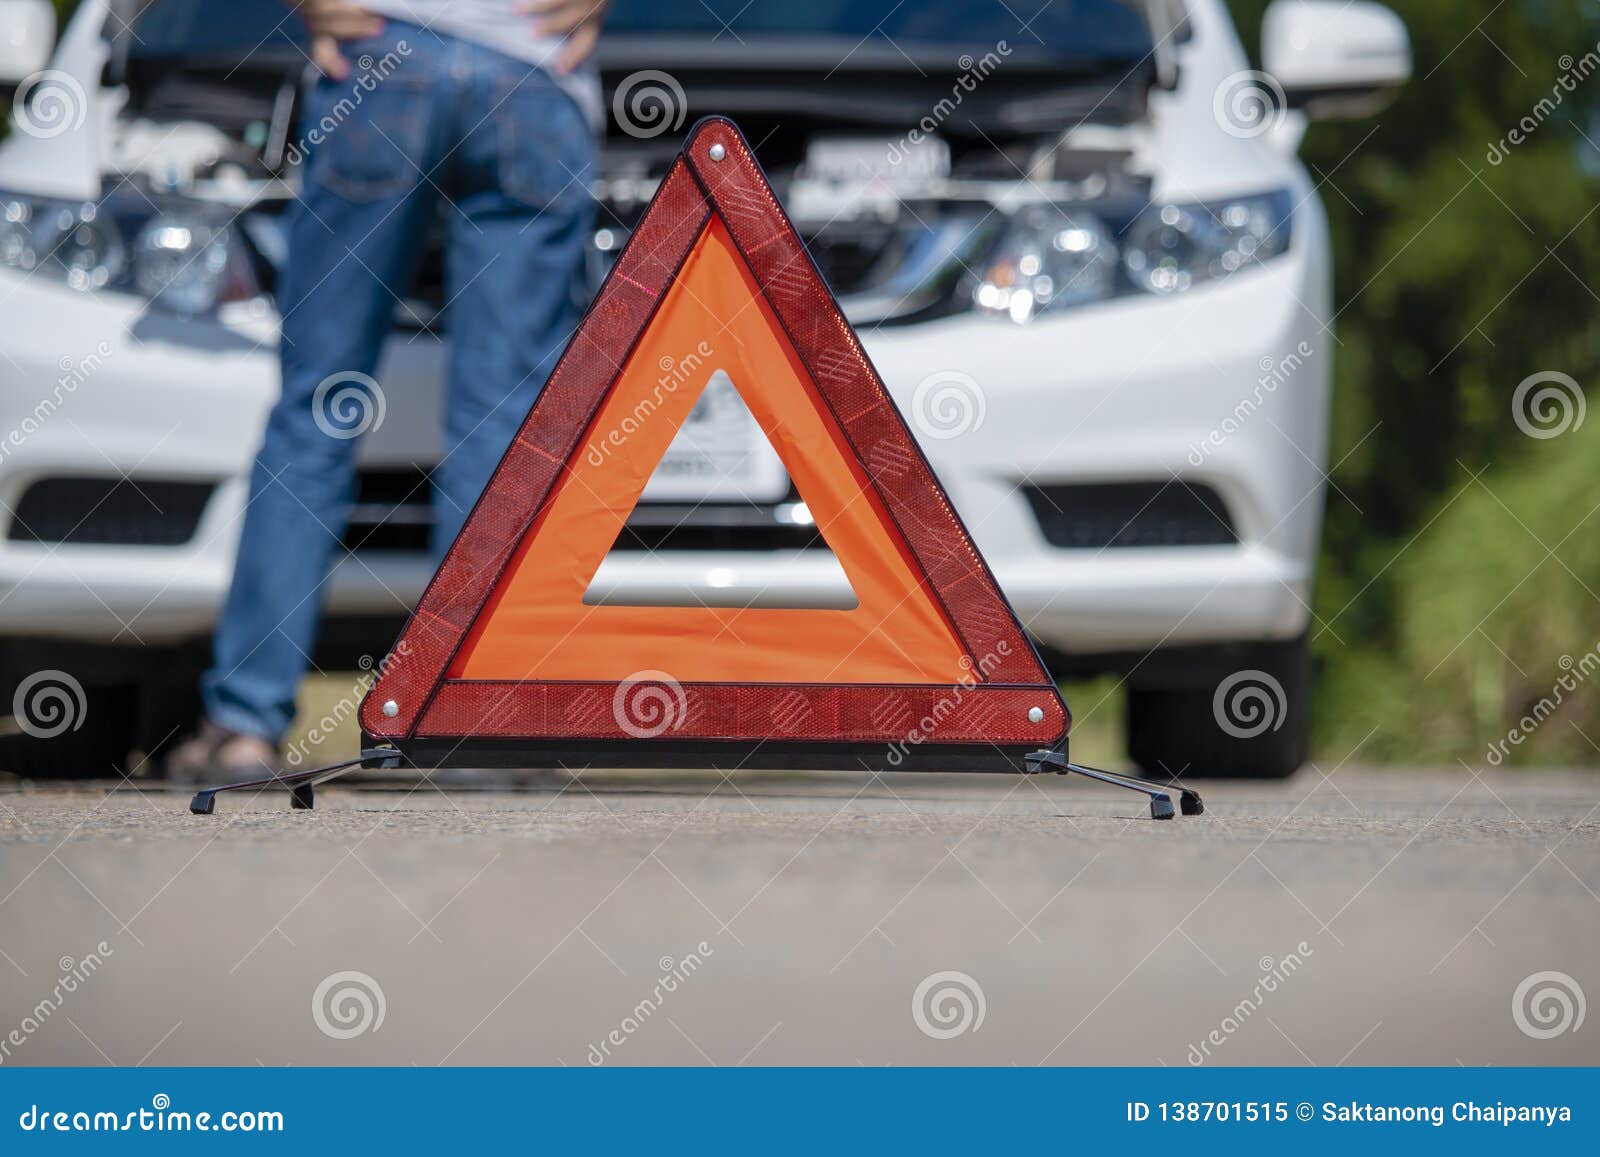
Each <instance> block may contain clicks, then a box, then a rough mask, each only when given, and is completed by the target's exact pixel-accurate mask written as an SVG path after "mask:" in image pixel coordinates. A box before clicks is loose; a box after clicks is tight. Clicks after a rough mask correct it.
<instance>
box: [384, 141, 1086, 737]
mask: <svg viewBox="0 0 1600 1157" xmlns="http://www.w3.org/2000/svg"><path fill="white" fill-rule="evenodd" d="M718 373H721V374H725V375H726V376H727V378H728V379H730V380H731V381H732V382H733V383H734V385H735V387H736V389H737V390H738V393H739V395H740V397H741V398H742V399H743V401H744V403H745V404H746V405H747V406H748V407H749V410H750V413H751V415H752V416H753V417H754V418H755V420H756V422H757V423H758V424H759V425H760V427H761V430H762V432H763V433H764V434H765V435H766V437H767V439H768V440H769V441H770V442H771V444H772V446H773V447H774V449H775V450H776V451H777V454H778V457H779V458H780V459H781V460H782V463H783V466H784V468H785V469H786V470H787V471H788V473H789V476H790V478H791V479H792V481H793V483H794V486H795V489H796V490H797V492H798V494H799V497H800V499H801V500H802V501H804V502H805V503H806V504H807V506H808V507H809V508H810V511H811V514H812V516H813V517H814V518H815V520H816V524H817V528H818V532H819V534H820V535H821V537H822V538H823V539H824V540H825V542H826V544H827V545H828V546H829V547H830V548H831V549H832V550H833V552H834V555H835V556H836V557H837V559H838V561H839V565H840V566H841V567H842V568H843V570H844V572H845V575H846V577H847V578H848V580H849V582H850V586H851V587H852V589H853V590H854V591H855V594H856V605H855V606H854V607H853V608H850V609H790V608H776V607H711V606H680V607H662V606H649V607H643V606H619V605H614V604H613V603H607V604H604V605H593V604H590V603H585V601H584V592H585V591H586V590H587V589H588V587H589V584H590V582H591V581H592V580H593V578H594V576H595V573H596V571H597V569H598V568H599V566H600V564H601V562H602V561H603V560H604V558H605V556H606V554H607V552H608V551H609V550H610V548H611V546H612V544H613V543H614V542H615V541H616V540H617V537H618V534H619V532H620V531H621V530H622V527H623V525H624V523H625V522H626V521H627V519H628V516H629V515H630V514H631V513H632V511H633V509H634V507H635V505H636V504H637V503H638V501H639V497H640V494H641V492H642V491H643V490H644V488H645V486H646V484H647V482H648V481H649V479H650V477H651V474H652V472H653V471H654V470H655V468H656V466H657V465H658V464H659V463H660V462H661V460H662V457H663V455H664V454H665V453H666V451H667V448H668V446H669V445H670V444H671V443H672V441H673V439H674V437H675V436H676V435H677V434H678V431H679V429H680V428H681V426H682V425H683V423H684V421H685V419H686V418H687V416H688V415H689V413H690V411H691V410H692V409H693V408H694V406H695V402H696V401H697V400H698V399H699V397H700V395H701V393H702V391H703V390H704V389H705V386H706V383H707V382H708V381H709V380H710V379H711V377H712V376H713V375H714V374H718ZM641 704H642V705H644V706H645V707H647V708H648V710H645V711H643V712H641V711H639V710H638V708H639V707H640V705H641ZM641 720H643V721H642V722H641ZM361 722H362V728H363V731H364V732H365V733H366V734H367V735H368V736H369V737H370V738H373V739H379V740H388V741H391V742H395V743H398V744H400V745H401V746H403V747H406V746H409V747H410V748H411V749H412V752H413V754H414V755H416V754H419V753H420V754H421V755H422V757H423V759H424V760H425V761H431V762H445V761H450V762H462V761H474V760H476V761H487V757H488V756H490V755H496V756H497V757H498V758H496V760H495V761H496V762H507V761H511V762H515V761H517V759H518V757H519V755H520V756H522V757H526V758H525V761H527V762H532V761H534V760H537V759H538V758H540V757H541V754H543V755H550V754H557V755H560V756H562V757H566V756H571V757H573V758H586V757H591V756H594V755H596V754H597V753H598V754H601V755H606V754H609V755H611V756H615V757H618V758H613V759H611V760H609V761H610V762H616V761H618V759H621V761H623V762H630V761H631V762H636V763H638V764H639V765H642V766H649V765H652V764H654V763H658V762H663V760H662V758H661V757H662V756H663V755H664V754H665V753H666V752H668V751H669V750H671V751H676V752H678V753H680V754H681V753H683V752H685V751H689V752H700V753H705V752H716V751H719V750H722V748H723V747H724V746H725V745H732V748H735V749H738V750H745V751H747V752H749V754H751V755H755V754H756V751H757V749H761V750H763V751H764V752H765V754H766V757H767V758H765V759H762V760H758V762H771V761H773V757H774V755H775V754H776V757H777V762H780V763H783V764H784V765H799V764H805V763H808V762H816V763H818V764H829V763H833V762H838V761H839V757H841V756H849V755H852V754H853V755H854V757H855V758H856V759H857V760H858V761H860V762H865V763H867V764H868V765H869V766H871V765H874V764H878V763H882V764H885V765H888V766H898V765H900V764H901V763H902V762H906V763H911V762H916V763H920V764H928V763H930V761H931V762H932V763H934V764H937V763H938V762H939V759H940V758H941V757H943V758H945V759H946V761H947V762H948V763H949V764H950V765H951V766H986V765H989V764H994V763H998V765H1002V766H1015V765H1016V763H1017V760H1018V754H1019V752H1021V751H1022V750H1023V749H1024V748H1026V749H1032V748H1036V747H1041V746H1051V745H1053V744H1056V743H1058V742H1059V741H1060V740H1061V739H1063V738H1064V736H1065V734H1066V730H1067V726H1068V716H1067V712H1066V707H1065V704H1064V703H1063V702H1062V701H1061V698H1060V696H1059V694H1058V693H1057V692H1056V690H1055V687H1054V685H1053V683H1052V682H1051V680H1050V679H1049V677H1048V675H1047V674H1046V672H1045V670H1044V667H1043V665H1042V664H1041V663H1040V661H1039V659H1038V656H1037V654H1036V653H1035V652H1034V650H1033V647H1032V645H1031V644H1030V643H1029V642H1028V640H1027V638H1026V636H1025V635H1024V633H1023V631H1022V629H1021V627H1020V625H1019V624H1018V622H1017V620H1016V617H1015V615H1014V614H1013V613H1012V612H1011V609H1010V607H1009V606H1008V605H1007V603H1006V602H1005V599H1004V596H1003V595H1002V594H1001V593H1000V591H999V589H998V587H997V586H996V585H995V582H994V579H993V576H992V575H991V574H990V573H989V570H988V568H987V567H986V566H985V565H984V564H983V561H982V559H981V558H980V557H979V555H978V553H977V550H976V548H975V547H974V546H973V544H972V540H971V538H970V536H969V535H968V534H967V532H966V530H965V528H964V527H963V526H962V525H961V522H960V519H959V518H958V516H957V515H956V513H955V510H954V508H953V507H952V506H951V504H950V501H949V499H948V498H947V497H946V495H945V494H944V492H943V490H942V489H941V488H940V486H939V484H938V482H937V480H936V479H935V478H934V476H933V473H932V471H931V470H930V469H929V467H928V464H927V462H926V460H925V459H924V458H923V456H922V454H921V452H920V450H919V449H918V448H917V445H916V442H915V440H914V439H913V438H912V436H911V434H910V432H909V431H908V430H907V429H906V426H905V423H904V421H903V419H902V418H901V417H900V414H899V412H898V411H897V410H896V409H895V407H894V403H893V402H892V400H891V399H890V398H889V395H888V392H887V391H886V390H885V389H884V387H883V384H882V382H881V380H880V379H879V378H878V376H877V373H876V371H874V370H873V368H872V366H871V363H870V362H869V361H868V360H867V358H866V355H865V353H864V351H862V349H861V346H860V343H859V342H858V341H857V339H856V336H855V334H854V332H853V331H852V330H851V328H850V326H849V324H848V322H846V321H845V319H844V317H843V315H842V314H841V313H840V312H839V309H838V306H837V304H836V303H835V302H834V300H833V297H832V295H831V294H830V293H829V292H828V290H827V287H826V285H825V284H824V283H823V282H822V280H821V277H820V275H819V274H818V273H817V271H816V269H815V267H814V266H813V265H812V263H811V261H810V259H809V256H808V255H807V254H806V252H805V249H804V246H803V244H802V242H801V241H800V238H799V236H798V235H797V234H796V233H795V230H794V228H793V226H792V225H791V224H790V222H789V221H788V219H787V217H785V216H784V214H783V212H782V210H781V209H780V208H779V206H778V204H777V201H776V198H775V197H774V196H773V194H772V191H771V188H770V187H769V186H768V184H767V182H766V179H765V177H764V175H763V174H762V173H761V171H760V168H759V167H758V166H757V165H756V163H755V159H754V157H753V156H752V154H751V152H750V150H749V147H748V145H747V144H746V143H745V141H744V139H743V138H742V137H741V136H740V135H739V133H738V131H737V129H735V128H734V126H733V125H732V124H731V123H730V122H728V121H726V120H722V119H716V118H714V119H711V120H708V121H704V122H701V124H699V125H697V126H696V127H695V129H694V130H693V131H692V132H691V134H690V137H689V140H688V142H687V144H686V145H685V147H684V152H683V154H682V155H681V156H680V157H679V159H678V160H677V161H676V162H675V163H674V164H673V166H672V168H671V170H670V171H669V173H668V175H667V177H666V179H665V180H664V181H663V182H662V185H661V187H660V189H659V190H658V191H657V194H656V197H655V198H654V200H653V201H652V202H651V205H650V208H649V209H648V210H647V211H646V213H645V215H644V217H643V218H642V219H641V221H640V223H639V226H638V228H637V229H636V230H635V231H634V233H633V235H632V237H631V239H630V240H629V243H628V245H627V247H626V248H625V249H624V251H623V253H622V254H621V255H620V256H619V258H618V261H617V264H616V267H615V268H614V269H613V271H612V273H611V275H610V276H609V277H608V278H607V280H606V283H605V284H604V285H603V286H602V288H601V290H600V293H599V294H598V295H597V297H596V299H595V303H594V305H593V306H592V307H591V309H590V311H589V313H588V314H587V315H586V317H585V318H584V321H583V323H582V324H581V325H580V327H579V329H578V331H577V333H576V334H575V335H574V337H573V340H572V342H571V343H570V345H569V346H568V349H567V351H566V353H565V354H564V355H563V357H562V359H561V361H560V363H559V364H558V365H557V367H556V369H555V372H554V373H553V374H552V375H551V378H550V381H549V382H548V383H547V384H546V386H545V389H544V391H543V392H542V393H541V394H540V397H539V400H538V401H537V402H536V403H535V405H534V407H533V409H532V410H531V411H530V413H529V415H528V418H527V420H526V421H525V422H524V424H523V426H522V429H521V430H520V432H519V433H518V435H517V437H516V439H515V440H514V441H513V443H512V445H511V447H510V448H509V449H508V450H507V452H506V455H505V458H504V459H503V460H502V462H501V463H500V466H499V467H498V469H497V470H496V472H495V474H494V476H493V478H492V479H491V481H490V483H489V486H488V487H487V488H486V490H485V491H484V494H483V496H482V497H481V498H480V499H479V501H478V504H477V506H476V507H475V508H474V510H473V512H472V514H471V516H470V517H469V518H468V520H467V522H466V525H465V526H464V527H463V529H462V531H461V534H460V536H459V538H458V539H457V541H456V543H455V544H454V546H453V547H452V548H451V550H450V551H449V553H448V554H447V556H446V558H445V560H444V562H443V564H442V565H441V566H440V568H439V572H438V574H436V575H435V577H434V579H433V581H432V583H430V584H429V587H428V589H427V591H426V592H425V594H424V596H423V598H422V600H421V602H420V603H419V605H418V608H417V610H416V612H415V614H414V615H413V616H412V618H411V620H410V621H409V622H408V623H407V625H406V628H405V630H404V632H403V633H402V635H401V637H400V640H399V642H398V643H397V644H396V647H395V650H394V651H393V652H391V654H390V656H389V657H388V659H387V660H386V661H385V664H384V666H383V667H382V669H381V671H380V674H379V677H378V680H377V682H376V684H375V685H374V687H373V690H372V691H371V693H370V694H369V695H368V696H367V698H366V700H365V701H364V702H363V704H362V708H361ZM485 744H489V745H491V746H487V747H486V746H485ZM495 744H498V746H497V747H496V746H493V745H495ZM607 745H611V746H610V747H608V746H607ZM752 745H754V746H752ZM885 745H887V746H885ZM868 749H881V750H882V751H883V752H885V753H886V758H880V759H862V758H861V756H862V753H863V752H864V751H866V750H868ZM897 751H898V752H899V753H901V754H900V758H895V757H894V754H893V753H894V752H897ZM913 751H915V752H916V753H918V755H919V756H920V757H921V758H919V759H917V760H914V761H913V760H907V759H905V755H906V754H909V753H911V752H913ZM463 752H464V753H463ZM986 753H992V754H986ZM812 755H816V756H827V757H828V758H817V759H812V758H810V756H812ZM469 757H470V758H469ZM958 757H959V758H958ZM844 761H845V762H849V759H848V758H846V759H844Z"/></svg>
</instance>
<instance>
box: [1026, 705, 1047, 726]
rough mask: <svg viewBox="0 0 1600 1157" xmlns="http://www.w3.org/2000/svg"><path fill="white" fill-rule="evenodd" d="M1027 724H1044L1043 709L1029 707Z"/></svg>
mask: <svg viewBox="0 0 1600 1157" xmlns="http://www.w3.org/2000/svg"><path fill="white" fill-rule="evenodd" d="M1028 722H1029V723H1043V722H1044V708H1043V707H1030V708H1028Z"/></svg>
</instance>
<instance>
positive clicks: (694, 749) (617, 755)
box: [394, 738, 1036, 774]
mask: <svg viewBox="0 0 1600 1157" xmlns="http://www.w3.org/2000/svg"><path fill="white" fill-rule="evenodd" d="M394 746H395V747H396V749H397V750H398V751H399V752H400V754H401V756H402V757H403V758H404V760H405V761H406V762H407V763H409V764H411V765H413V766H416V767H425V768H429V769H432V768H443V767H492V768H517V769H520V770H530V769H537V768H585V767H595V768H660V769H670V770H684V769H690V770H693V769H697V768H710V769H712V770H717V771H733V770H735V769H738V768H751V769H754V770H760V771H993V772H1011V773H1021V774H1029V773H1031V772H1032V771H1033V769H1032V768H1031V767H1029V766H1028V756H1029V753H1030V752H1032V751H1033V750H1035V746H1036V745H1032V744H1017V745H1010V746H996V745H994V744H990V743H971V744H966V743H963V744H954V743H937V744H936V743H923V744H888V743H803V742H795V741H781V742H780V741H776V740H769V741H765V742H757V741H752V740H744V739H739V740H727V741H720V740H715V741H707V740H698V739H697V740H682V739H668V738H660V739H654V738H646V739H598V740H596V739H591V740H582V739H574V740H557V741H550V740H523V739H482V738H466V739H407V740H402V741H400V742H398V743H396V744H395V745H394Z"/></svg>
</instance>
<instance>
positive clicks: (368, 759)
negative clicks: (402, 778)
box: [189, 747, 400, 816]
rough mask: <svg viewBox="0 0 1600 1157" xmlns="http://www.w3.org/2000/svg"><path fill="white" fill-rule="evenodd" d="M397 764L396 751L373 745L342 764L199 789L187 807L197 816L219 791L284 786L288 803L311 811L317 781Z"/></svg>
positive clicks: (208, 809)
mask: <svg viewBox="0 0 1600 1157" xmlns="http://www.w3.org/2000/svg"><path fill="white" fill-rule="evenodd" d="M399 766H400V753H399V752H397V751H395V750H394V749H393V748H389V747H373V748H369V749H367V750H366V751H363V752H362V753H361V754H360V755H358V756H357V757H356V758H355V759H347V760H345V761H344V762H343V763H330V764H328V765H326V766H325V767H313V768H311V769H309V770H307V771H293V772H289V773H288V774H286V775H269V776H267V777H266V778H264V779H252V780H246V781H245V782H243V783H224V784H219V785H218V786H216V787H205V788H201V789H200V790H199V791H197V792H195V795H194V798H193V799H192V800H190V801H189V810H190V811H191V812H193V813H194V814H195V815H197V816H208V815H211V814H212V813H213V812H215V811H216V809H217V795H218V793H220V792H225V791H248V790H251V789H259V790H266V789H267V788H276V787H286V788H288V789H289V806H290V807H291V808H294V809H296V810H299V811H310V810H311V809H312V808H314V807H315V806H316V786H317V784H319V783H327V782H328V781H329V780H330V779H338V778H339V777H340V776H341V775H346V774H348V773H349V772H352V771H354V770H356V769H357V768H358V767H370V768H377V767H399Z"/></svg>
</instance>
